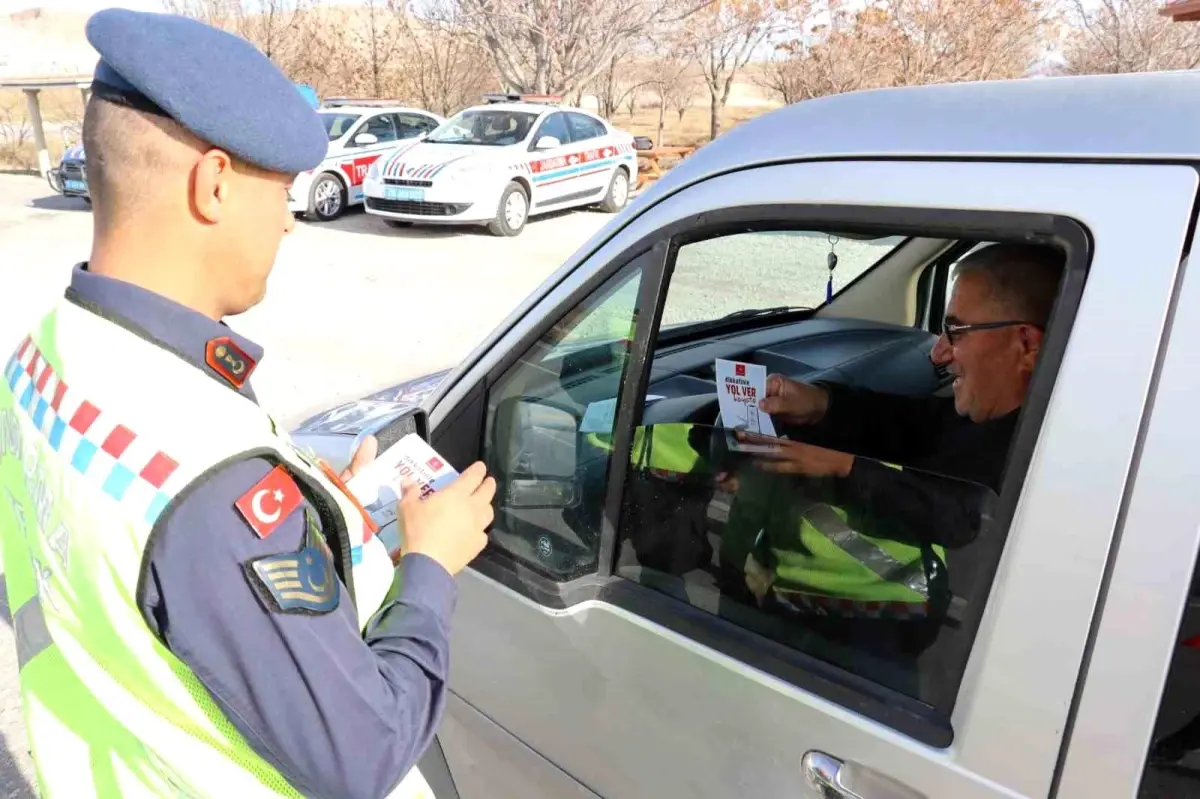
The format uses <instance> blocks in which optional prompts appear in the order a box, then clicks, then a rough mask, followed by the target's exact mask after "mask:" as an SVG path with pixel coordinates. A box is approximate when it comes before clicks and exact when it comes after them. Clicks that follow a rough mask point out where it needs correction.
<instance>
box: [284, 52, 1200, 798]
mask: <svg viewBox="0 0 1200 799" xmlns="http://www.w3.org/2000/svg"><path fill="white" fill-rule="evenodd" d="M1197 96H1200V75H1196V74H1188V73H1172V74H1155V75H1123V76H1111V77H1109V76H1106V77H1086V78H1062V79H1036V80H1023V81H1015V82H992V83H978V84H959V85H943V86H929V87H920V88H906V89H897V90H885V91H872V92H864V93H855V94H848V95H841V96H836V97H829V98H825V99H819V100H812V101H806V102H802V103H799V104H796V105H793V106H790V107H787V108H784V109H780V110H778V111H775V112H772V113H769V114H767V115H765V116H763V117H761V118H758V119H755V120H753V121H750V122H747V123H744V124H742V125H739V126H738V127H736V128H734V129H732V130H730V131H729V132H727V133H726V134H724V135H722V136H721V137H719V138H718V139H717V140H715V141H714V142H712V143H711V144H709V145H707V146H706V147H704V148H703V149H701V150H700V151H698V152H697V153H696V154H695V155H694V156H692V157H690V158H689V159H687V160H685V161H684V162H683V163H682V164H681V165H680V166H678V167H677V168H676V169H674V170H672V171H671V172H670V173H668V175H667V176H666V177H665V178H664V179H663V180H661V181H660V182H659V183H658V184H656V185H655V186H653V187H652V188H651V189H650V190H649V191H647V192H646V193H644V194H643V195H641V196H640V197H638V198H637V199H635V200H634V201H633V202H632V203H631V204H630V205H629V206H628V207H627V208H626V209H625V210H624V211H623V212H622V213H620V214H619V215H618V216H617V217H615V218H614V219H613V220H612V221H611V222H610V223H609V224H608V225H607V226H606V227H605V228H604V229H603V230H602V231H601V232H600V233H598V234H597V235H596V236H595V237H594V238H592V239H591V240H590V241H588V242H587V243H586V244H585V245H584V246H583V247H582V248H581V249H580V250H579V251H578V253H577V254H576V255H575V256H574V257H572V258H571V259H570V261H569V262H567V263H566V264H565V265H564V266H563V267H562V268H561V269H559V270H558V271H557V272H555V273H554V274H553V275H552V276H551V277H550V278H549V279H547V280H546V282H545V283H544V284H543V285H542V286H541V287H540V288H539V289H538V290H536V291H535V292H534V293H533V294H532V295H530V296H529V297H528V298H527V299H526V300H525V301H524V302H523V303H522V304H521V305H520V307H518V308H516V309H515V310H514V311H513V312H512V314H511V315H510V316H509V317H508V319H507V321H506V322H505V323H504V324H502V325H501V326H500V327H499V328H497V329H496V330H495V331H494V332H493V333H492V334H491V335H490V336H488V338H487V339H486V340H485V341H483V342H482V343H481V344H480V345H479V346H478V347H477V348H476V349H475V350H474V352H472V353H471V355H470V356H469V357H468V358H466V359H465V360H464V361H463V362H462V363H461V364H460V365H459V366H458V367H457V368H455V369H453V370H452V371H451V372H449V373H447V374H443V375H437V376H433V377H432V378H429V379H427V380H425V381H424V382H423V383H421V384H419V385H407V384H406V385H402V386H398V387H396V388H395V389H392V390H389V391H385V392H381V393H380V394H378V395H374V396H373V397H370V398H367V399H366V400H364V402H363V403H361V404H354V403H351V404H348V405H346V406H342V407H339V408H334V409H331V410H330V411H328V412H326V413H323V414H320V415H318V416H317V417H314V418H313V419H311V420H309V421H308V422H306V423H304V424H303V425H301V426H300V428H299V429H298V430H297V431H295V437H296V440H297V441H298V443H301V444H308V445H311V446H313V447H314V448H315V449H317V450H318V451H320V452H322V453H323V454H325V455H327V456H328V457H331V458H332V459H333V460H335V461H336V463H335V465H338V466H340V465H341V463H342V462H344V461H345V458H346V455H347V453H349V452H351V451H353V448H354V446H355V445H356V442H357V439H358V437H359V436H361V435H362V434H364V433H366V432H376V431H381V430H388V431H391V430H403V429H417V428H418V427H421V426H420V425H419V424H417V423H416V422H415V421H413V420H416V419H419V418H427V420H428V431H427V435H428V438H429V440H430V442H431V443H432V445H433V446H434V447H435V448H436V449H437V450H438V451H440V452H441V453H442V454H443V455H445V456H446V457H447V458H448V459H449V460H450V461H451V462H452V463H454V464H456V465H458V466H459V467H460V468H461V467H463V466H465V465H466V464H468V463H470V462H472V461H474V460H476V459H482V460H484V461H486V462H487V464H488V466H489V468H490V470H491V471H492V473H493V474H494V475H495V476H496V477H497V480H498V482H499V491H498V493H497V498H496V521H495V524H494V527H493V529H492V530H491V532H490V544H489V546H488V547H487V549H486V550H485V551H484V552H483V553H482V554H481V555H480V556H479V557H478V558H477V560H476V561H475V562H474V563H473V564H472V566H471V567H470V568H469V569H468V570H466V571H465V572H464V573H463V574H462V575H461V576H460V578H459V581H458V582H459V591H460V595H459V600H458V605H457V610H456V615H455V620H454V629H453V644H452V645H453V656H452V667H451V683H450V688H451V690H452V699H451V702H450V704H449V706H448V709H447V712H446V715H445V718H444V721H443V723H442V726H441V728H440V732H439V736H438V742H437V744H436V745H435V746H433V747H432V748H431V749H430V750H429V752H428V753H427V754H426V757H425V759H424V760H423V761H422V763H421V767H422V771H423V773H424V774H425V775H426V776H427V778H428V779H429V780H430V782H431V783H432V784H433V785H434V787H435V789H436V790H437V795H438V797H439V799H448V798H450V797H461V799H502V798H503V797H512V798H513V799H529V798H531V797H605V798H606V799H616V798H620V799H625V798H629V799H634V798H638V797H653V798H655V799H667V798H668V797H671V798H674V797H680V798H682V797H688V799H728V798H730V797H750V798H752V799H767V797H852V798H858V799H918V798H919V797H930V798H933V797H949V798H951V799H998V798H999V797H1017V796H1021V797H1047V796H1057V797H1085V798H1086V799H1097V798H1099V797H1174V796H1185V795H1187V796H1191V795H1200V752H1198V751H1194V750H1195V749H1200V720H1198V719H1200V691H1198V689H1197V682H1198V680H1200V649H1198V648H1196V645H1195V644H1196V640H1197V639H1196V636H1197V634H1198V633H1200V612H1197V610H1196V607H1197V606H1196V603H1197V601H1198V600H1200V594H1198V593H1197V586H1196V584H1195V582H1194V572H1195V567H1196V560H1197V552H1198V547H1200V466H1197V464H1196V458H1197V456H1198V454H1200V422H1198V421H1197V412H1198V409H1200V365H1198V362H1197V351H1198V348H1200V275H1198V274H1190V275H1189V274H1188V271H1187V268H1188V256H1189V253H1190V249H1191V245H1192V243H1193V241H1194V239H1195V235H1196V226H1195V223H1196V212H1197V191H1198V189H1200V173H1198V168H1200V104H1197V102H1196V99H1195V98H1196V97H1197ZM1013 241H1018V242H1036V243H1042V244H1045V245H1048V246H1051V247H1054V248H1055V249H1056V250H1058V251H1059V252H1060V253H1061V254H1062V255H1063V258H1064V259H1065V263H1066V271H1065V274H1064V278H1063V280H1062V282H1061V285H1060V289H1059V293H1058V295H1057V299H1056V301H1055V305H1054V310H1053V314H1052V317H1051V321H1050V323H1049V325H1048V327H1047V329H1046V330H1045V338H1044V347H1043V350H1042V354H1041V357H1040V360H1039V361H1038V365H1037V368H1036V372H1035V373H1034V377H1033V381H1032V384H1031V386H1030V389H1029V392H1028V395H1027V398H1026V401H1025V403H1024V405H1023V406H1022V409H1021V411H1020V415H1019V420H1018V422H1017V425H1016V427H1015V432H1014V433H1013V435H1012V438H1011V445H1010V447H1009V450H1008V454H1007V460H1006V466H1005V469H1004V475H1003V481H1002V483H1001V484H1000V485H999V486H998V487H997V490H996V491H995V492H994V497H993V498H992V499H993V500H994V501H993V502H992V503H991V504H990V505H989V510H988V512H987V514H986V518H984V519H983V522H982V524H981V527H980V529H979V531H978V533H977V534H976V535H973V536H972V537H971V540H970V541H969V542H968V543H965V544H963V545H961V546H957V547H955V548H948V549H947V552H946V561H945V563H946V568H947V570H948V574H949V581H950V585H951V587H952V590H953V594H954V603H953V604H952V607H951V609H950V611H948V612H947V613H946V614H945V615H944V616H942V617H939V618H938V619H937V623H936V625H935V628H934V629H933V631H932V633H931V634H930V635H929V636H928V637H926V638H925V639H924V640H923V641H922V642H921V644H920V645H919V646H916V647H912V648H909V649H903V650H902V651H901V650H896V651H889V648H888V647H886V646H881V645H878V643H879V642H878V640H876V639H873V638H861V637H859V638H856V637H854V636H840V635H839V634H838V630H837V627H838V617H837V616H836V615H833V616H824V617H820V619H819V620H814V619H811V618H806V617H804V616H803V615H802V614H801V615H799V616H797V615H796V614H781V613H778V612H776V611H775V610H774V609H773V608H772V607H770V606H769V603H763V602H762V601H760V600H759V599H758V598H757V597H755V596H748V595H747V594H746V592H744V591H742V590H740V589H741V587H740V586H738V585H737V576H736V575H734V578H733V579H732V580H731V579H730V575H729V574H728V573H727V572H726V571H724V570H723V569H722V563H723V562H724V560H725V559H724V558H722V547H723V546H725V545H726V544H727V542H728V540H729V538H728V535H727V529H728V528H729V526H730V524H731V519H732V518H733V517H734V516H735V515H736V513H734V512H733V510H732V509H733V508H734V505H735V504H736V497H734V496H731V495H730V494H729V493H728V492H726V491H722V490H721V489H720V488H719V486H716V485H715V483H717V482H719V481H718V480H715V479H707V478H709V477H712V478H716V477H719V474H718V472H720V471H721V470H722V469H724V468H726V467H727V466H728V462H727V461H722V460H721V457H727V456H728V455H729V454H730V453H729V451H728V449H727V448H726V449H721V447H720V442H721V441H722V440H723V439H722V436H721V434H720V431H721V423H720V420H719V419H718V417H717V395H716V390H717V388H716V384H715V382H714V369H713V365H714V361H715V360H716V359H718V358H725V359H733V360H739V361H743V362H748V363H753V364H762V365H764V366H765V367H766V368H767V369H768V370H769V371H770V372H773V373H780V374H786V375H789V376H791V377H793V378H795V379H798V380H801V381H805V382H814V381H830V382H834V383H838V384H842V385H846V386H851V387H857V388H860V389H867V390H872V391H875V392H883V393H887V394H895V395H901V396H907V397H927V396H937V395H945V394H946V393H947V392H948V391H949V388H950V386H949V383H950V381H951V380H952V379H953V375H952V374H950V373H947V372H946V371H945V370H943V369H939V368H937V366H936V365H935V364H934V363H933V362H932V361H931V359H930V352H931V349H932V347H933V346H934V344H935V343H936V342H937V340H938V338H939V336H940V335H941V331H942V330H943V322H944V317H945V312H946V304H947V302H948V298H949V297H950V296H951V295H952V291H953V285H952V283H953V278H954V274H955V273H954V267H955V265H956V263H957V262H958V261H959V260H960V259H961V258H962V257H963V256H964V255H966V254H967V253H969V252H971V251H972V250H974V249H976V248H978V247H981V246H985V245H986V244H987V243H989V242H1013ZM830 253H834V254H835V255H836V264H835V265H834V268H832V269H831V268H830V264H831V263H833V262H834V261H835V259H834V258H830ZM413 406H419V408H420V411H421V413H414V411H413V410H412V407H413ZM597 408H599V411H597ZM589 409H590V411H589ZM422 413H423V414H424V416H423V417H422V415H421V414H422ZM585 417H586V418H588V419H589V420H590V421H588V422H587V423H586V424H585ZM597 418H600V422H598V423H597V421H596V419H597ZM866 421H867V420H864V423H865V422H866ZM660 425H662V426H668V425H683V426H685V427H686V429H687V435H688V436H690V437H691V438H689V441H690V442H691V443H692V444H693V445H695V452H696V455H695V457H694V458H693V459H692V460H691V461H689V464H690V465H689V466H688V467H687V468H682V469H681V468H674V467H672V466H671V465H670V464H666V465H663V464H659V465H658V466H656V467H654V468H642V467H643V466H645V465H646V463H647V462H646V461H645V460H643V459H641V458H640V454H639V453H640V452H641V448H643V447H645V446H647V445H648V444H647V442H648V441H650V439H651V437H650V436H648V435H647V433H648V431H650V430H651V429H652V428H654V427H656V426H660ZM581 428H582V429H581ZM421 429H423V428H421ZM655 441H657V439H656V440H655ZM385 443H386V442H385ZM917 443H918V444H919V443H920V442H917ZM899 465H900V466H903V464H899ZM900 471H902V469H901V470H900ZM698 474H699V475H701V476H703V477H705V479H689V478H692V477H695V476H696V475H698ZM681 476H682V477H681ZM884 521H886V519H885V520H884Z"/></svg>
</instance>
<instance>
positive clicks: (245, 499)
mask: <svg viewBox="0 0 1200 799" xmlns="http://www.w3.org/2000/svg"><path fill="white" fill-rule="evenodd" d="M303 499H304V496H303V495H302V494H301V493H300V487H299V486H298V485H296V481H295V480H293V479H292V476H291V475H290V474H288V471H287V469H286V468H284V467H283V466H276V467H275V468H274V469H272V470H271V471H270V472H268V473H267V476H266V477H264V478H263V479H261V480H259V481H258V482H257V483H255V484H254V486H253V487H252V488H251V489H250V490H249V491H247V492H246V493H245V494H242V496H241V497H239V498H238V501H237V502H235V503H233V505H234V507H235V508H237V511H238V513H240V514H241V515H242V518H243V519H245V520H246V524H248V525H250V529H251V530H253V531H254V532H255V534H256V535H257V536H258V537H259V538H266V537H267V536H269V535H270V534H271V533H272V532H274V530H275V528H276V527H278V526H279V525H280V523H282V522H283V520H284V519H286V518H287V517H288V516H290V515H291V514H292V512H293V511H295V510H296V508H298V507H300V502H301V501H302V500H303Z"/></svg>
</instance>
